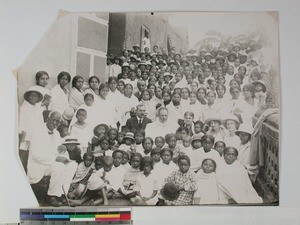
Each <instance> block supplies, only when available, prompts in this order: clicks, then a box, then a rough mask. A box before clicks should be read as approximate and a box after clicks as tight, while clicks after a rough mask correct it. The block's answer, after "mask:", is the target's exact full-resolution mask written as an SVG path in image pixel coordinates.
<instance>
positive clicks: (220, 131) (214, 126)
mask: <svg viewBox="0 0 300 225" xmlns="http://www.w3.org/2000/svg"><path fill="white" fill-rule="evenodd" d="M205 124H206V125H207V126H209V130H208V131H207V133H206V134H209V135H212V136H213V137H214V138H215V141H216V142H217V141H224V138H225V136H228V130H226V129H225V128H224V127H223V126H222V119H221V118H220V117H219V116H218V115H215V116H213V115H212V116H211V117H209V118H207V119H206V120H205Z"/></svg>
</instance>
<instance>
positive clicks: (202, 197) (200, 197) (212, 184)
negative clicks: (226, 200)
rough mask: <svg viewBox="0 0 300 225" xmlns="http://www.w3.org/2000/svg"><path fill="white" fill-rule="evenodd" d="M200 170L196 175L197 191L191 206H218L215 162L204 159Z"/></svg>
mask: <svg viewBox="0 0 300 225" xmlns="http://www.w3.org/2000/svg"><path fill="white" fill-rule="evenodd" d="M201 168H202V169H201V170H199V171H198V172H197V173H196V177H197V186H198V190H197V191H196V192H195V195H194V201H193V204H194V205H198V204H219V190H218V184H217V177H216V162H215V161H214V160H213V159H209V158H208V159H204V160H203V162H202V167H201Z"/></svg>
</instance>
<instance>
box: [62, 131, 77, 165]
mask: <svg viewBox="0 0 300 225" xmlns="http://www.w3.org/2000/svg"><path fill="white" fill-rule="evenodd" d="M63 145H64V146H66V149H67V152H68V155H69V159H70V160H74V161H76V162H77V163H78V164H79V163H81V161H82V158H81V150H80V148H78V147H77V146H78V145H80V143H79V142H78V141H77V139H76V138H74V137H71V136H69V137H66V139H65V141H64V143H63Z"/></svg>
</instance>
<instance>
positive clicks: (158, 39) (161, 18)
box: [125, 13, 168, 49]
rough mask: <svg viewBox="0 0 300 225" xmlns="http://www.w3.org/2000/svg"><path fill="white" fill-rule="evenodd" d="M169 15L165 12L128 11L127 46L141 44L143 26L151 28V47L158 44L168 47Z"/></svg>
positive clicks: (128, 47) (129, 47) (130, 47)
mask: <svg viewBox="0 0 300 225" xmlns="http://www.w3.org/2000/svg"><path fill="white" fill-rule="evenodd" d="M167 23H168V21H167V17H166V16H165V15H163V14H156V13H154V14H153V15H151V13H127V14H126V24H125V26H126V29H125V47H126V48H127V49H132V46H133V45H136V44H139V45H141V30H142V26H145V27H146V28H148V29H149V31H150V34H151V37H150V43H151V47H153V46H154V45H158V46H159V47H161V48H166V47H167V33H166V29H167Z"/></svg>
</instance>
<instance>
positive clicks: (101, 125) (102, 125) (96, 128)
mask: <svg viewBox="0 0 300 225" xmlns="http://www.w3.org/2000/svg"><path fill="white" fill-rule="evenodd" d="M99 127H104V129H105V133H107V132H108V130H109V126H108V125H106V124H104V123H101V124H99V125H97V126H95V128H94V130H93V132H94V135H97V133H96V131H97V130H98V128H99Z"/></svg>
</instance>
